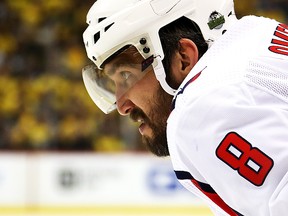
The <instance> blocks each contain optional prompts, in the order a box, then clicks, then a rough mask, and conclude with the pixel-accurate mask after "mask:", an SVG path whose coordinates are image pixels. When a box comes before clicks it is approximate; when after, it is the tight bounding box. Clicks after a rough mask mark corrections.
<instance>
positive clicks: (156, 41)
mask: <svg viewBox="0 0 288 216" xmlns="http://www.w3.org/2000/svg"><path fill="white" fill-rule="evenodd" d="M182 16H185V17H187V18H189V19H191V20H193V21H194V22H195V23H197V25H198V26H199V28H200V30H201V32H202V35H203V37H204V39H205V40H206V41H207V43H208V44H209V45H211V44H212V43H213V42H214V41H215V40H216V39H217V38H218V37H219V36H220V35H222V34H223V32H224V30H227V28H228V26H229V25H230V23H231V22H233V21H234V20H236V16H235V12H234V3H233V0H212V1H211V0H97V1H96V2H95V3H94V5H93V6H92V7H91V8H90V10H89V12H88V14H87V23H88V24H89V26H88V27H87V29H86V30H85V32H84V34H83V39H84V43H85V47H86V51H87V55H88V57H89V58H90V59H91V60H92V61H93V62H94V63H95V65H96V67H95V66H94V67H86V68H84V69H83V79H84V83H85V86H86V88H87V91H88V93H89V95H90V97H91V98H92V99H93V101H94V102H95V103H96V105H97V106H98V107H99V108H100V109H101V110H102V111H103V112H105V113H109V112H111V111H112V110H114V109H115V108H116V106H115V102H116V99H115V95H114V92H113V91H110V90H109V89H107V88H106V87H103V83H102V85H100V84H99V82H98V80H97V79H99V75H95V70H96V73H98V72H97V70H101V69H102V68H101V66H102V64H103V63H104V61H106V60H107V59H108V58H109V57H111V56H112V55H113V54H115V53H116V52H119V50H121V49H122V48H123V47H127V45H129V46H133V47H134V48H136V49H137V50H138V52H139V53H140V54H141V56H142V57H143V59H144V60H145V59H149V58H151V57H152V56H153V60H152V61H151V64H152V66H153V70H154V73H155V75H156V78H157V80H158V81H159V82H160V84H161V86H162V88H163V89H164V90H165V91H166V92H167V93H169V94H171V95H173V94H174V93H175V90H174V89H172V88H171V87H170V86H169V85H168V84H167V82H166V79H165V78H166V74H165V71H164V68H163V65H162V60H163V58H164V53H163V50H162V45H161V42H160V38H159V34H158V32H159V30H160V29H161V28H162V27H163V26H165V25H167V24H169V23H171V22H173V21H174V20H176V19H178V18H180V17H182ZM101 76H102V75H101Z"/></svg>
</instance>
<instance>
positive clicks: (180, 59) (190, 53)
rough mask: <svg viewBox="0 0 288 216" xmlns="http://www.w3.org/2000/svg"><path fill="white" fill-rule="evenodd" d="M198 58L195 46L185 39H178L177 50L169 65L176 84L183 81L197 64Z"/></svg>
mask: <svg viewBox="0 0 288 216" xmlns="http://www.w3.org/2000/svg"><path fill="white" fill-rule="evenodd" d="M198 58H199V54H198V48H197V46H196V44H195V43H194V42H193V41H192V40H190V39H187V38H182V39H180V40H179V49H178V50H177V51H176V53H175V55H174V58H173V62H172V65H171V67H172V71H173V74H174V77H175V78H176V79H177V81H178V82H182V81H183V79H184V78H185V77H186V76H187V75H188V73H189V72H190V71H191V70H192V68H193V67H194V66H195V64H196V63H197V62H198Z"/></svg>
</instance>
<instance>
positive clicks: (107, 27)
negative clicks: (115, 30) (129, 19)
mask: <svg viewBox="0 0 288 216" xmlns="http://www.w3.org/2000/svg"><path fill="white" fill-rule="evenodd" d="M113 25H114V22H113V23H111V24H110V25H108V26H106V27H105V28H104V31H105V32H106V31H107V30H108V29H109V28H111V27H112V26H113Z"/></svg>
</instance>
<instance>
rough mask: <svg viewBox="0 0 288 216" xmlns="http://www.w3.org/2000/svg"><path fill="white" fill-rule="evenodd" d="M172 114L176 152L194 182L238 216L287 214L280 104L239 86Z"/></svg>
mask: <svg viewBox="0 0 288 216" xmlns="http://www.w3.org/2000/svg"><path fill="white" fill-rule="evenodd" d="M180 100H181V98H180ZM178 112H179V113H181V114H179V119H178V121H176V122H177V123H176V124H178V125H175V127H174V128H175V132H174V133H175V136H176V137H177V139H176V140H175V143H176V145H177V146H178V147H177V148H178V149H177V150H176V151H177V154H178V155H180V156H179V158H184V159H180V160H183V163H184V164H185V167H186V169H188V171H189V172H191V173H195V172H194V169H197V172H198V173H197V175H196V176H194V177H195V178H196V179H197V178H199V179H200V180H201V181H205V183H208V184H209V185H210V186H211V187H212V188H213V189H214V190H215V191H216V192H217V194H218V195H219V196H220V197H221V198H222V199H223V200H224V201H225V202H226V203H227V204H228V205H229V206H230V207H231V208H233V209H235V210H237V211H238V212H240V213H241V214H243V215H269V214H268V212H271V215H283V214H285V213H286V212H287V211H288V205H287V200H288V196H287V195H288V186H287V183H288V182H287V179H288V178H287V177H285V175H286V173H287V171H288V165H287V161H288V132H287V131H288V104H287V103H286V102H285V101H283V100H282V99H281V98H277V97H275V96H274V95H271V94H270V93H269V92H267V91H264V90H263V89H261V88H260V89H259V88H256V87H255V86H250V85H247V83H244V82H243V83H237V84H235V85H230V86H226V87H225V88H221V89H218V90H216V91H214V92H213V93H209V94H207V95H205V96H202V97H201V98H199V99H198V100H196V101H193V102H189V101H186V102H185V105H184V107H183V108H182V109H181V111H178ZM172 154H173V153H172ZM190 167H193V169H190Z"/></svg>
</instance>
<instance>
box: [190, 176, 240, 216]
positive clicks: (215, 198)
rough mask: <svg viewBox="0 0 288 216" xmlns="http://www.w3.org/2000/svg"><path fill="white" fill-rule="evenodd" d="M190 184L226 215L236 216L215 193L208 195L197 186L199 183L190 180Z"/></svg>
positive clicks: (208, 193)
mask: <svg viewBox="0 0 288 216" xmlns="http://www.w3.org/2000/svg"><path fill="white" fill-rule="evenodd" d="M191 182H192V183H193V184H194V185H195V186H196V187H197V188H198V189H199V190H200V191H201V192H202V193H204V194H205V195H206V196H207V197H208V198H209V199H210V200H212V201H213V202H214V203H216V204H217V205H218V206H219V207H220V208H222V209H223V210H224V211H225V212H226V213H227V214H229V215H231V216H238V214H237V213H236V212H235V211H234V210H233V209H231V208H230V207H229V206H228V205H227V204H226V203H225V202H224V201H223V200H222V199H221V197H220V196H219V195H218V194H217V193H215V192H214V193H210V192H206V191H204V190H202V188H201V187H200V185H199V182H198V181H197V180H195V179H192V180H191Z"/></svg>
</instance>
